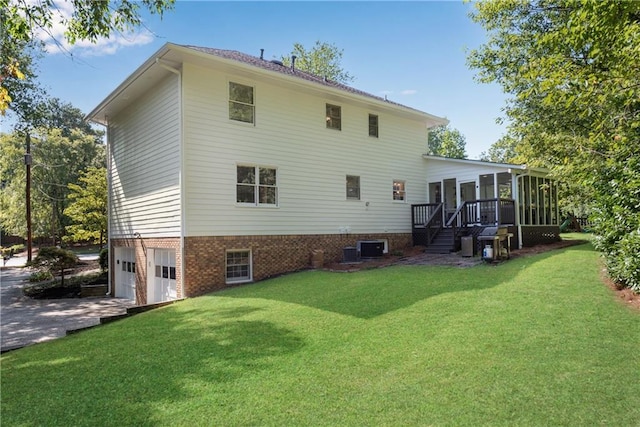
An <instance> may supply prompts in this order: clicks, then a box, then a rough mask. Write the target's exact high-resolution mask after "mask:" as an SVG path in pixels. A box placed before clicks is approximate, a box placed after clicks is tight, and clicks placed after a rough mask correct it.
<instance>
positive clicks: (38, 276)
mask: <svg viewBox="0 0 640 427" xmlns="http://www.w3.org/2000/svg"><path fill="white" fill-rule="evenodd" d="M52 279H53V274H51V272H50V271H46V270H40V271H36V272H34V273H31V276H29V282H31V283H37V282H44V281H45V280H52Z"/></svg>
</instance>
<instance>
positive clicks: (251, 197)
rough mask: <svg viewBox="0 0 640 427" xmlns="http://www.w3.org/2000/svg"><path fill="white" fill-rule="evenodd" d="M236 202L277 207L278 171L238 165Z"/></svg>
mask: <svg viewBox="0 0 640 427" xmlns="http://www.w3.org/2000/svg"><path fill="white" fill-rule="evenodd" d="M236 202H237V203H240V204H243V205H252V206H277V205H278V172H277V169H275V168H270V167H263V166H254V165H238V166H237V168H236Z"/></svg>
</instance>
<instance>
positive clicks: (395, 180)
mask: <svg viewBox="0 0 640 427" xmlns="http://www.w3.org/2000/svg"><path fill="white" fill-rule="evenodd" d="M396 182H401V183H402V186H403V188H404V190H403V192H404V198H403V199H402V200H396V199H395V198H394V197H393V196H394V194H395V191H396V190H395V183H396ZM392 188H393V193H392V194H391V197H392V199H391V200H393V203H407V181H406V180H404V179H394V180H393V183H392Z"/></svg>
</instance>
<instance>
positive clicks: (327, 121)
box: [325, 102, 344, 132]
mask: <svg viewBox="0 0 640 427" xmlns="http://www.w3.org/2000/svg"><path fill="white" fill-rule="evenodd" d="M327 107H335V108H339V109H340V118H339V120H340V127H333V126H329V125H328V123H329V122H330V121H331V117H329V116H327V115H326V112H327ZM343 116H344V115H343V114H342V105H336V104H332V103H330V102H326V103H325V128H326V129H331V130H335V131H338V132H341V131H342V121H343Z"/></svg>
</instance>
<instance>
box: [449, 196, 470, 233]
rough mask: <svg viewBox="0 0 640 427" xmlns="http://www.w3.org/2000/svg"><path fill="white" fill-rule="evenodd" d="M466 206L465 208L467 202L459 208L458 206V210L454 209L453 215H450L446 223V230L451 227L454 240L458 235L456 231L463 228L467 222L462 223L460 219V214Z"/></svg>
mask: <svg viewBox="0 0 640 427" xmlns="http://www.w3.org/2000/svg"><path fill="white" fill-rule="evenodd" d="M466 206H467V202H462V203H461V204H460V206H458V209H456V211H455V212H454V213H453V215H451V218H449V221H447V228H449V227H451V228H452V229H453V236H454V239H455V236H456V235H457V233H458V230H457V229H458V227H465V226H466V225H467V221H464V220H463V219H462V218H461V217H462V213H463V212H465V208H466ZM458 222H459V223H460V224H458Z"/></svg>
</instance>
